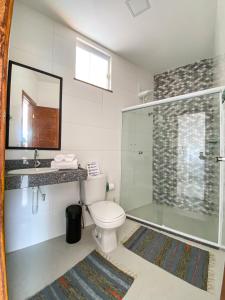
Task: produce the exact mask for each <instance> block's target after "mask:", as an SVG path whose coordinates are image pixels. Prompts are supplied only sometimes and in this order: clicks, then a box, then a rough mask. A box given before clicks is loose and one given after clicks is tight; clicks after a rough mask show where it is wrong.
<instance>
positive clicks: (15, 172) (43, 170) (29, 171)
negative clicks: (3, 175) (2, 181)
mask: <svg viewBox="0 0 225 300" xmlns="http://www.w3.org/2000/svg"><path fill="white" fill-rule="evenodd" d="M57 171H58V169H53V168H28V169H18V170H11V171H9V172H8V174H11V175H34V174H44V173H51V172H57Z"/></svg>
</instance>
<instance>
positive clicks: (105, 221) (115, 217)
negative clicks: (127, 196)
mask: <svg viewBox="0 0 225 300" xmlns="http://www.w3.org/2000/svg"><path fill="white" fill-rule="evenodd" d="M89 210H90V213H91V216H92V218H93V219H94V222H95V224H96V225H97V226H99V227H102V228H116V227H119V226H121V224H123V223H124V221H125V218H126V214H125V212H124V210H123V209H122V207H121V206H119V205H118V204H117V203H115V202H112V201H99V202H96V203H93V204H92V205H90V206H89Z"/></svg>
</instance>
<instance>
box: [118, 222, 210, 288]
mask: <svg viewBox="0 0 225 300" xmlns="http://www.w3.org/2000/svg"><path fill="white" fill-rule="evenodd" d="M124 246H125V247H126V248H127V249H129V250H131V251H133V252H134V253H136V254H137V255H139V256H141V257H142V258H144V259H146V260H147V261H149V262H151V263H153V264H155V265H157V266H159V267H160V268H162V269H164V270H166V271H167V272H170V273H171V274H173V275H175V276H177V277H179V278H181V279H183V280H185V281H186V282H188V283H190V284H192V285H194V286H196V287H198V288H200V289H202V290H205V291H207V290H208V277H209V276H208V271H209V252H208V251H205V250H202V249H199V248H197V247H194V246H191V245H189V244H186V243H183V242H181V241H179V240H176V239H174V238H171V237H169V236H167V235H164V234H162V233H160V232H158V231H155V230H152V229H149V228H146V227H143V226H141V227H140V228H139V229H138V230H137V231H136V232H135V233H134V234H133V235H132V236H131V237H130V238H129V239H128V240H127V241H126V242H125V243H124Z"/></svg>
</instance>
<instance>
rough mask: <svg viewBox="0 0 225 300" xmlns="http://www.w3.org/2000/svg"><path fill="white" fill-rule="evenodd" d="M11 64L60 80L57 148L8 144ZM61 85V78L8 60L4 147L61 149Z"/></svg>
mask: <svg viewBox="0 0 225 300" xmlns="http://www.w3.org/2000/svg"><path fill="white" fill-rule="evenodd" d="M13 65H16V66H19V67H23V68H26V69H29V70H32V71H35V72H39V73H42V74H45V75H48V76H51V77H54V78H57V79H59V81H60V88H59V145H58V147H57V148H42V147H22V146H21V147H18V146H10V145H9V126H10V92H11V79H12V67H13ZM62 87H63V78H62V77H60V76H57V75H54V74H51V73H48V72H45V71H42V70H39V69H36V68H33V67H31V66H27V65H24V64H21V63H18V62H16V61H13V60H9V66H8V83H7V109H6V149H14V150H22V149H23V150H34V149H38V150H52V151H54V150H61V131H62Z"/></svg>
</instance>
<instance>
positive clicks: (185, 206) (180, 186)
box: [160, 93, 220, 243]
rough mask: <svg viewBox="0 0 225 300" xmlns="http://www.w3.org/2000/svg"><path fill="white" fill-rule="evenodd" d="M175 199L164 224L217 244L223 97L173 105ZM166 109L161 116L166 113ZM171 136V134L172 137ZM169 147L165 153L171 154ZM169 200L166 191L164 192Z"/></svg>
mask: <svg viewBox="0 0 225 300" xmlns="http://www.w3.org/2000/svg"><path fill="white" fill-rule="evenodd" d="M171 109H173V113H172V115H173V117H174V120H173V124H171V122H170V120H168V119H167V120H166V122H167V125H166V129H165V130H166V131H167V132H168V131H170V130H172V131H173V138H172V139H173V149H172V154H171V155H173V161H174V163H171V161H170V163H168V165H166V166H165V167H164V168H168V169H172V170H173V183H171V187H170V190H171V191H172V194H173V196H172V197H173V198H172V199H171V202H170V203H169V205H167V206H166V207H165V208H164V215H163V225H164V226H166V227H168V228H171V229H174V230H176V231H180V232H184V233H186V234H189V235H191V236H195V237H199V238H201V239H205V240H208V241H211V242H216V243H217V242H218V227H219V199H220V164H219V163H218V162H217V157H218V156H220V95H219V93H218V94H213V95H206V96H201V97H195V98H191V99H189V100H185V101H179V102H176V103H173V104H172V105H171V106H170V110H171ZM166 111H167V107H166V106H163V107H162V110H161V112H160V113H162V114H166ZM170 137H171V135H170ZM169 149H170V147H168V148H164V149H163V151H165V152H166V151H169ZM163 194H164V197H166V193H165V190H164V191H163Z"/></svg>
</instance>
